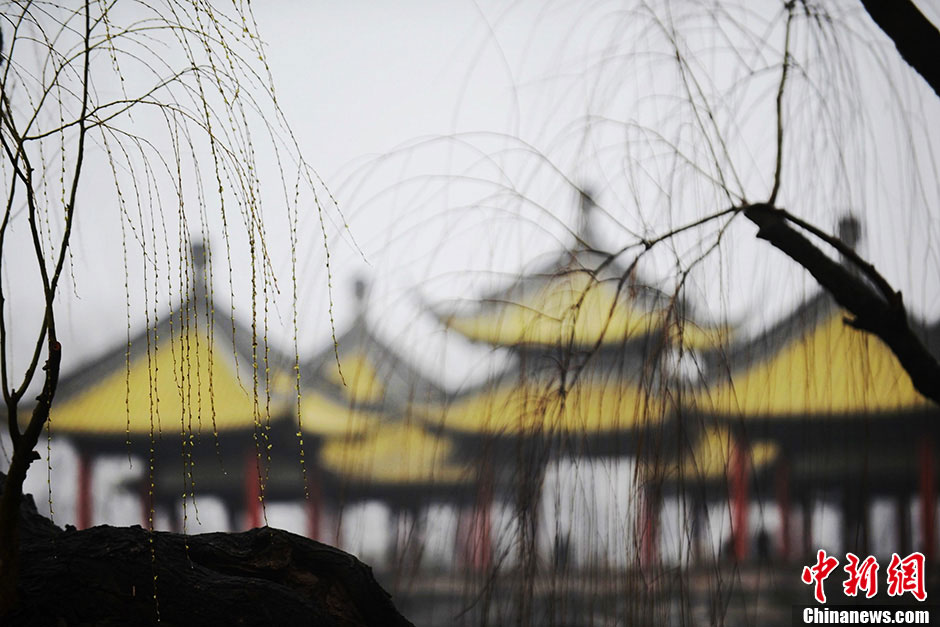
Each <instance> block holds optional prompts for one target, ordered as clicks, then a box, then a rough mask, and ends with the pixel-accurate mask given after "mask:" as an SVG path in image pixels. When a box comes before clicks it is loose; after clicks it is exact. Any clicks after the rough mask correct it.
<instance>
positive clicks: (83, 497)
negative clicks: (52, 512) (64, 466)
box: [75, 451, 95, 529]
mask: <svg viewBox="0 0 940 627" xmlns="http://www.w3.org/2000/svg"><path fill="white" fill-rule="evenodd" d="M94 468H95V462H94V459H93V458H92V456H91V455H89V454H88V453H85V452H82V451H79V453H78V500H77V502H76V504H75V506H76V507H75V510H76V511H75V519H76V522H75V526H76V527H78V528H79V529H88V528H89V527H90V526H91V525H92V517H93V508H94V502H93V501H92V496H91V479H92V473H93V472H94Z"/></svg>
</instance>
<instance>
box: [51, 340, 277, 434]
mask: <svg viewBox="0 0 940 627" xmlns="http://www.w3.org/2000/svg"><path fill="white" fill-rule="evenodd" d="M222 346H223V345H221V344H213V342H212V341H211V340H210V339H209V337H208V336H207V335H205V334H202V333H198V332H196V331H190V332H185V333H181V334H180V335H177V336H175V337H174V338H172V340H171V339H170V338H166V339H161V340H160V342H159V343H158V344H157V345H156V346H155V347H154V348H153V349H152V350H151V351H150V354H149V356H148V354H147V353H146V352H145V353H143V354H141V355H139V356H136V357H134V358H133V359H132V360H131V362H130V368H129V370H128V368H127V366H126V365H124V364H122V365H121V367H116V368H115V369H113V370H112V371H111V372H109V373H107V374H106V375H105V376H104V377H103V378H101V379H100V380H98V381H96V382H95V383H93V384H92V385H90V386H89V387H87V388H85V389H83V390H81V391H79V392H78V393H77V394H73V395H72V396H70V397H68V398H62V399H57V400H56V401H55V402H54V403H53V406H52V411H51V415H50V420H51V427H52V430H53V431H54V432H59V433H76V434H79V433H83V434H98V435H117V434H123V433H126V432H129V433H131V434H144V433H149V432H150V430H151V428H152V429H153V431H154V432H168V431H171V432H172V431H176V432H179V431H180V430H186V431H187V432H198V431H205V432H209V433H211V432H212V430H213V428H215V429H217V430H219V431H225V430H229V429H241V428H251V427H252V426H253V425H255V424H256V421H260V422H262V423H264V422H266V421H267V420H269V418H270V417H273V416H278V415H280V414H281V413H282V412H283V411H284V409H285V405H284V403H283V402H282V401H280V400H274V399H272V403H271V405H270V408H269V409H270V415H269V414H268V413H267V412H266V398H267V397H266V394H265V391H264V389H263V388H264V383H263V381H262V382H260V383H259V385H258V387H259V389H258V391H257V393H255V392H254V391H253V388H254V382H253V377H252V376H251V375H248V376H247V377H242V378H241V379H239V377H238V375H237V374H236V370H235V365H234V357H233V352H232V349H231V348H230V346H229V345H228V344H224V346H225V348H224V349H223V348H222ZM125 363H126V362H125ZM239 365H240V366H244V367H246V368H248V367H250V366H251V364H239ZM263 376H264V375H263V372H262V373H261V377H262V379H263Z"/></svg>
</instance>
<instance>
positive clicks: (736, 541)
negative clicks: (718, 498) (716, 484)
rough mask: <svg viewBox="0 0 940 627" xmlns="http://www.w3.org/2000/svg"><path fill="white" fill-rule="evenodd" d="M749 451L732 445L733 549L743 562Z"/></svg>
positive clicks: (739, 443) (738, 445) (743, 446)
mask: <svg viewBox="0 0 940 627" xmlns="http://www.w3.org/2000/svg"><path fill="white" fill-rule="evenodd" d="M748 457H749V455H748V450H747V447H746V446H745V445H744V444H742V443H741V442H737V441H735V442H732V444H731V464H730V468H729V471H730V474H731V480H730V484H731V485H730V488H731V489H730V492H731V494H730V496H731V548H732V550H733V551H734V558H735V559H736V560H738V561H739V562H740V561H743V560H744V559H746V558H747V548H748V521H747V518H748V493H747V492H748V490H747V488H748V486H747V475H748Z"/></svg>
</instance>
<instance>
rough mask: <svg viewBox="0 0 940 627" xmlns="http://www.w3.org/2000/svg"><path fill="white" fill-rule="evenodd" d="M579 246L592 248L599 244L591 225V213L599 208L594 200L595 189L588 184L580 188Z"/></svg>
mask: <svg viewBox="0 0 940 627" xmlns="http://www.w3.org/2000/svg"><path fill="white" fill-rule="evenodd" d="M578 200H579V206H578V232H577V237H578V242H577V247H578V248H584V249H591V248H594V247H595V245H596V244H597V242H596V240H595V237H594V229H593V227H592V225H591V214H592V213H594V209H596V208H597V203H596V202H594V197H593V190H592V189H591V188H590V187H588V186H582V187H581V188H580V189H578Z"/></svg>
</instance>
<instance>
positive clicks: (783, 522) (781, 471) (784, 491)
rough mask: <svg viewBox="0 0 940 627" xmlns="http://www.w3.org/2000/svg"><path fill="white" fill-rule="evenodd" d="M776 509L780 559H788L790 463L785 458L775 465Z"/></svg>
mask: <svg viewBox="0 0 940 627" xmlns="http://www.w3.org/2000/svg"><path fill="white" fill-rule="evenodd" d="M775 483H776V489H777V509H778V510H779V512H780V559H781V560H788V559H790V463H789V462H788V461H787V460H786V458H784V459H781V460H780V463H778V464H777V475H776V478H775Z"/></svg>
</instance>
